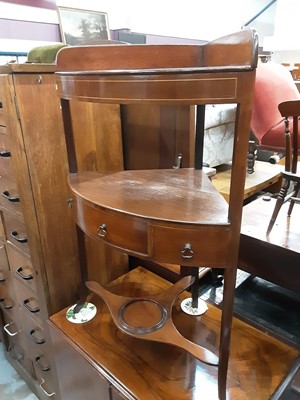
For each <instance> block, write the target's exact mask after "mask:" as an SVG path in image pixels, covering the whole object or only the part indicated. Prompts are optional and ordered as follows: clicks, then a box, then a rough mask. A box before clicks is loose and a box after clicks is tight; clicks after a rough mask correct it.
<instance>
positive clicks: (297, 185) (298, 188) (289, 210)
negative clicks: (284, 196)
mask: <svg viewBox="0 0 300 400" xmlns="http://www.w3.org/2000/svg"><path fill="white" fill-rule="evenodd" d="M294 191H295V193H294V197H298V194H299V191H300V183H297V184H296V186H295V190H294ZM294 204H295V200H293V199H292V200H291V202H290V206H289V209H288V216H289V217H290V216H291V214H292V211H293V208H294Z"/></svg>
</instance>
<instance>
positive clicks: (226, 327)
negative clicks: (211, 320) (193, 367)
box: [218, 268, 236, 400]
mask: <svg viewBox="0 0 300 400" xmlns="http://www.w3.org/2000/svg"><path fill="white" fill-rule="evenodd" d="M235 281H236V268H228V269H227V268H226V269H225V271H224V291H223V305H222V321H221V335H220V351H219V354H220V356H219V368H218V392H219V399H220V400H226V382H227V371H228V361H229V350H230V337H231V325H232V318H233V301H234V291H235Z"/></svg>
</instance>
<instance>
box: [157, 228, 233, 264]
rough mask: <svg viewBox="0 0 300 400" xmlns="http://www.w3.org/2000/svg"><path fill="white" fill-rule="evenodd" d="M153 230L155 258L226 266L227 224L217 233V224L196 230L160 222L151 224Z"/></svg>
mask: <svg viewBox="0 0 300 400" xmlns="http://www.w3.org/2000/svg"><path fill="white" fill-rule="evenodd" d="M152 230H153V243H152V257H153V259H154V260H156V261H158V262H168V263H171V264H179V265H186V266H204V267H205V266H210V265H211V266H220V267H222V266H224V260H225V259H226V258H224V254H225V255H226V254H227V252H228V239H229V235H228V230H227V228H226V227H220V229H219V231H218V232H217V233H216V228H215V227H214V229H213V231H212V230H211V229H210V227H209V226H201V227H199V228H197V229H194V230H193V229H191V228H189V229H184V228H177V227H174V228H173V227H166V226H159V225H157V226H152ZM212 243H214V245H213V246H212ZM203 249H205V255H206V258H205V259H204V258H203V254H202V253H203V251H202V250H203Z"/></svg>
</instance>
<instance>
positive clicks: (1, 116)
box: [0, 99, 5, 126]
mask: <svg viewBox="0 0 300 400" xmlns="http://www.w3.org/2000/svg"><path fill="white" fill-rule="evenodd" d="M0 125H1V126H5V119H4V111H3V103H2V101H1V99H0Z"/></svg>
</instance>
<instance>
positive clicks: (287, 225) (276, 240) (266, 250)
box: [239, 198, 300, 292]
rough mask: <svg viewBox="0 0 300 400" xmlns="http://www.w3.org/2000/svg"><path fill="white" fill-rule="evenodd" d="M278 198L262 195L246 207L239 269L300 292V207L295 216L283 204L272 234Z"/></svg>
mask: <svg viewBox="0 0 300 400" xmlns="http://www.w3.org/2000/svg"><path fill="white" fill-rule="evenodd" d="M275 202H276V200H275V199H270V198H269V199H268V200H267V201H266V200H264V199H263V198H259V199H257V200H255V201H253V202H251V203H249V204H247V205H246V206H244V208H243V219H242V226H241V239H240V252H239V268H241V269H242V270H245V271H247V272H249V273H251V274H253V275H254V276H259V277H261V278H263V279H266V280H268V281H270V282H273V283H275V284H277V285H280V286H283V287H285V288H287V289H290V290H293V291H296V292H299V287H300V276H299V260H300V241H299V237H300V227H299V218H300V206H299V205H295V207H294V211H293V212H294V214H293V218H290V217H288V216H287V210H288V206H289V204H288V203H285V204H284V205H283V206H282V211H281V212H280V213H279V215H278V218H277V222H276V223H275V225H274V227H273V230H272V234H271V235H267V234H266V226H267V225H268V223H269V221H270V218H271V215H272V211H273V209H274V206H275Z"/></svg>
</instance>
